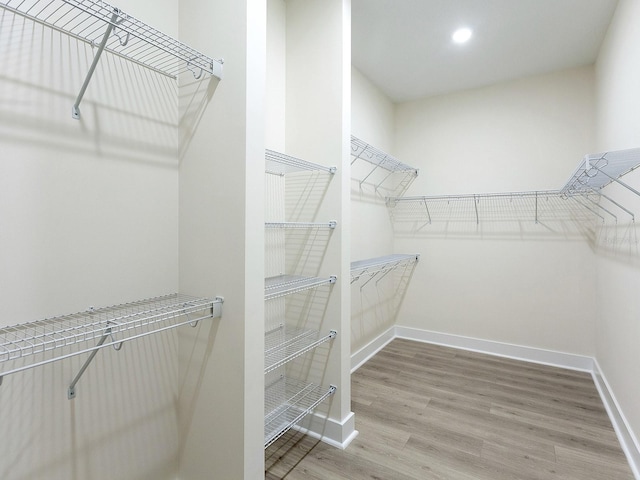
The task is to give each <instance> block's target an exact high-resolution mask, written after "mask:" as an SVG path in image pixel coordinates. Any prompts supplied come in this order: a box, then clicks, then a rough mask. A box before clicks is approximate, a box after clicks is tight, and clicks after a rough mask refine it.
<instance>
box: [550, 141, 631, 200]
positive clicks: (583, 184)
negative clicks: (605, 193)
mask: <svg viewBox="0 0 640 480" xmlns="http://www.w3.org/2000/svg"><path fill="white" fill-rule="evenodd" d="M639 166H640V148H633V149H629V150H617V151H613V152H603V153H594V154H590V155H586V156H585V157H584V158H583V159H582V161H581V162H580V164H579V165H578V167H577V168H576V170H575V171H574V172H573V174H572V175H571V177H570V178H569V180H568V181H567V183H566V184H565V186H564V187H562V189H561V191H562V192H564V193H575V192H589V191H594V190H596V191H597V190H600V189H601V188H604V187H606V186H607V185H608V184H609V183H611V182H613V181H615V180H613V179H616V180H617V179H619V178H620V177H622V176H623V175H626V174H627V173H629V172H631V171H633V170H635V169H636V168H638V167H639Z"/></svg>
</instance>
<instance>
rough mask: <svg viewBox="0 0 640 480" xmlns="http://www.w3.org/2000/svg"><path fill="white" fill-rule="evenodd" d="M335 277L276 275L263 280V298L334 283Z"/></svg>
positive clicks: (267, 298)
mask: <svg viewBox="0 0 640 480" xmlns="http://www.w3.org/2000/svg"><path fill="white" fill-rule="evenodd" d="M336 280H337V277H336V276H334V275H332V276H330V277H306V276H303V275H277V276H275V277H268V278H265V280H264V299H265V300H272V299H274V298H278V297H283V296H285V295H291V294H294V293H299V292H303V291H305V290H309V289H312V288H316V287H320V286H322V285H329V284H333V283H336Z"/></svg>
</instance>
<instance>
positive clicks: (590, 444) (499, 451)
mask: <svg viewBox="0 0 640 480" xmlns="http://www.w3.org/2000/svg"><path fill="white" fill-rule="evenodd" d="M351 382H352V409H353V411H354V412H355V414H356V428H357V429H358V430H359V432H360V434H359V435H358V437H356V439H355V440H354V441H353V442H352V443H351V445H350V446H349V447H348V448H347V449H346V450H340V449H337V448H333V447H330V446H328V445H326V444H324V443H322V442H319V441H317V440H315V439H312V438H310V437H308V436H304V435H302V434H300V433H297V432H289V433H288V434H287V435H285V436H284V437H283V438H282V439H280V440H279V441H278V442H276V443H275V444H274V445H272V446H271V447H270V448H269V449H268V450H267V451H266V457H265V460H266V473H265V478H266V479H267V480H276V479H287V480H297V479H304V480H314V479H317V480H329V479H340V480H342V479H344V480H359V479H378V480H392V479H393V480H395V479H397V480H418V479H419V480H428V479H447V480H448V479H451V480H458V479H460V480H485V479H486V480H506V479H509V480H516V479H517V480H522V479H537V480H546V479H549V480H556V479H562V480H571V479H575V480H598V479H602V480H605V479H606V480H633V475H632V473H631V470H630V468H629V466H628V463H627V461H626V458H625V456H624V454H623V453H622V450H621V448H620V445H619V443H618V440H617V439H616V435H615V433H614V431H613V428H612V426H611V423H610V421H609V418H608V416H607V413H606V411H605V409H604V406H603V405H602V401H601V400H600V397H599V396H598V392H597V390H596V388H595V386H594V383H593V380H592V378H591V376H590V375H589V374H587V373H583V372H575V371H571V370H564V369H560V368H555V367H548V366H544V365H537V364H532V363H526V362H520V361H515V360H510V359H504V358H499V357H493V356H489V355H483V354H479V353H473V352H467V351H463V350H457V349H451V348H446V347H441V346H436V345H430V344H426V343H418V342H412V341H408V340H394V341H393V342H391V343H390V344H389V345H387V346H386V347H385V348H384V349H383V350H382V351H380V352H379V353H378V354H377V355H376V356H375V357H373V358H372V359H371V360H369V361H368V362H367V363H366V364H365V365H363V366H362V367H360V369H358V370H357V371H356V372H355V373H354V374H353V375H352V380H351Z"/></svg>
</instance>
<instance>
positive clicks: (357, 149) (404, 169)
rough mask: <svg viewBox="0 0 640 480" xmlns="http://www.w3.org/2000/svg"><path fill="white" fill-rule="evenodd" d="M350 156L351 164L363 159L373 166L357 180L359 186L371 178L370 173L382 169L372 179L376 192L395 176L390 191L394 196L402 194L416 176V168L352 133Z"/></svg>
mask: <svg viewBox="0 0 640 480" xmlns="http://www.w3.org/2000/svg"><path fill="white" fill-rule="evenodd" d="M351 157H352V158H353V159H352V160H351V165H353V164H354V163H355V162H356V161H358V160H363V161H365V162H367V163H369V164H371V165H373V168H372V169H370V170H369V171H368V173H366V174H365V175H364V176H363V177H362V178H361V179H360V180H359V184H360V187H362V184H363V183H365V182H367V180H369V179H370V178H373V177H372V175H373V174H374V173H375V172H378V171H379V170H384V172H385V173H383V174H382V175H380V176H379V177H376V178H375V180H373V181H372V183H373V184H374V187H375V191H376V192H378V190H379V189H380V188H381V187H382V186H383V185H384V184H385V182H388V181H391V180H393V179H394V177H395V179H396V183H395V184H394V185H393V186H392V187H390V191H391V193H392V194H393V195H394V196H402V195H403V194H404V192H406V190H407V188H409V185H411V183H412V182H413V181H414V180H415V178H416V177H417V176H418V169H417V168H415V167H412V166H410V165H407V164H406V163H402V162H401V161H400V160H398V159H397V158H394V157H392V156H391V155H389V154H388V153H385V152H383V151H382V150H379V149H377V148H376V147H374V146H372V145H369V144H368V143H366V142H364V141H363V140H360V139H359V138H357V137H355V136H353V135H351ZM385 196H386V195H385Z"/></svg>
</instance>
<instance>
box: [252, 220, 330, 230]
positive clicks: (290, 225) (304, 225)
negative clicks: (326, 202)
mask: <svg viewBox="0 0 640 480" xmlns="http://www.w3.org/2000/svg"><path fill="white" fill-rule="evenodd" d="M337 225H338V223H337V222H336V221H334V220H332V221H330V222H325V223H311V222H265V224H264V226H265V228H276V229H314V228H317V229H320V228H329V229H334V228H336V226H337Z"/></svg>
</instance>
